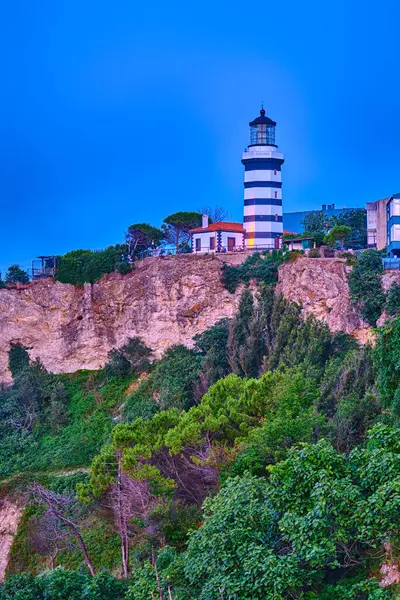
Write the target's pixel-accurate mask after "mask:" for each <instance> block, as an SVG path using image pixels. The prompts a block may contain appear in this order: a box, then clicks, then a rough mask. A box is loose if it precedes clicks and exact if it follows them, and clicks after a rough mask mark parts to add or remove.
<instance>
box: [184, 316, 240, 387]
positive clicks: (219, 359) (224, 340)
mask: <svg viewBox="0 0 400 600" xmlns="http://www.w3.org/2000/svg"><path fill="white" fill-rule="evenodd" d="M230 322H231V320H230V319H220V320H219V321H217V323H215V325H213V326H212V327H210V328H209V329H206V330H205V331H204V332H203V333H198V334H196V335H195V336H194V338H193V341H194V342H195V347H194V349H195V351H196V352H199V353H200V354H201V356H203V358H204V366H203V373H204V377H205V379H206V382H207V385H208V386H210V385H212V384H213V383H216V382H217V381H218V379H222V378H223V377H225V376H226V375H228V373H229V372H230V370H231V367H230V365H229V360H228V352H227V346H228V334H229V325H230Z"/></svg>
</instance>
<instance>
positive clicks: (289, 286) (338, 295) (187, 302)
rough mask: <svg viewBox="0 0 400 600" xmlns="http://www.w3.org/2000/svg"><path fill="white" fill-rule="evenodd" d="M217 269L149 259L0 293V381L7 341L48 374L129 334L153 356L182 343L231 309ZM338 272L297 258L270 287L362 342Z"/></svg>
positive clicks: (82, 364)
mask: <svg viewBox="0 0 400 600" xmlns="http://www.w3.org/2000/svg"><path fill="white" fill-rule="evenodd" d="M221 259H222V257H221ZM241 260H243V255H232V256H230V257H229V256H226V257H224V261H229V262H235V263H237V262H239V261H241ZM220 266H221V261H220V259H214V258H212V257H200V256H191V255H189V256H178V257H164V258H150V259H146V260H144V261H142V262H140V263H138V264H137V268H136V270H135V271H133V272H132V273H130V274H129V275H125V276H122V275H119V274H113V275H110V276H107V277H105V278H104V279H102V280H101V281H99V282H98V283H95V284H93V285H90V284H87V285H85V286H84V287H83V288H78V287H74V286H72V285H66V284H61V283H58V282H55V281H53V280H50V279H48V280H42V281H37V282H33V283H31V284H30V285H28V286H25V287H23V288H21V289H12V290H0V381H6V380H9V379H10V374H9V372H8V369H7V363H8V350H9V347H10V343H12V342H19V343H21V344H23V345H25V346H27V347H29V348H30V355H31V357H32V358H40V360H41V361H42V362H43V364H44V365H45V366H46V368H47V369H48V370H49V371H52V372H55V373H62V372H73V371H76V370H78V369H98V368H100V367H102V366H103V365H104V364H105V362H106V360H107V353H108V351H109V350H110V349H112V348H118V347H120V346H121V345H123V344H124V343H125V342H126V341H127V340H128V338H130V337H132V336H135V335H137V336H140V337H141V338H142V339H143V340H144V342H145V343H146V344H147V345H148V346H150V347H151V348H152V349H153V350H154V352H155V354H156V356H161V354H162V353H163V351H164V350H165V349H166V348H168V347H169V346H170V345H172V344H186V345H188V346H190V345H191V344H192V338H193V336H194V335H195V334H196V333H199V332H202V331H204V330H205V329H206V328H208V327H210V326H211V325H213V324H214V323H215V322H216V321H218V320H219V319H221V318H222V317H232V316H233V315H234V314H235V312H236V309H237V306H238V303H239V298H240V294H241V290H240V289H238V290H237V292H236V293H235V294H230V293H228V292H227V291H226V290H225V288H224V287H223V286H222V284H221V282H220ZM346 269H347V267H346V266H345V264H344V262H343V261H342V260H338V259H306V258H302V259H300V260H298V261H296V262H295V263H293V264H292V263H287V264H284V265H283V266H282V267H281V268H280V270H279V283H278V288H277V289H278V291H281V292H282V293H283V294H284V295H285V296H286V297H287V298H288V299H290V300H293V301H295V302H299V303H301V304H302V305H303V311H304V314H305V315H307V314H314V315H315V316H316V317H317V318H319V319H321V320H323V321H325V322H326V323H327V324H328V325H329V327H330V328H331V329H332V330H334V331H337V330H342V331H345V332H347V333H351V334H354V335H355V336H357V337H359V338H361V339H363V338H365V335H366V332H367V331H368V330H367V328H366V326H365V324H364V323H362V322H361V321H360V319H359V317H358V315H357V313H356V312H355V311H354V309H353V308H352V307H351V305H350V302H349V297H348V287H347V279H346Z"/></svg>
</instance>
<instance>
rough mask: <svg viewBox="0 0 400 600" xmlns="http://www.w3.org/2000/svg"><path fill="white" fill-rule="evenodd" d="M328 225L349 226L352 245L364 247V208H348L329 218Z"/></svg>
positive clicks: (365, 221)
mask: <svg viewBox="0 0 400 600" xmlns="http://www.w3.org/2000/svg"><path fill="white" fill-rule="evenodd" d="M329 222H330V226H331V227H335V226H342V225H345V226H347V227H350V229H351V234H350V240H349V241H350V243H351V245H352V246H353V247H357V248H365V247H366V245H367V211H366V210H365V208H349V209H348V210H345V211H342V212H341V213H340V214H338V215H333V216H332V217H331V218H330V219H329Z"/></svg>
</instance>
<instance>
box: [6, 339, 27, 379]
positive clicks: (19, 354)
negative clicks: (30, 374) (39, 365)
mask: <svg viewBox="0 0 400 600" xmlns="http://www.w3.org/2000/svg"><path fill="white" fill-rule="evenodd" d="M26 367H29V354H28V348H26V347H25V346H23V345H22V344H18V343H17V344H14V343H13V342H11V345H10V350H9V352H8V368H9V369H10V372H11V375H12V376H13V377H15V376H16V375H17V374H18V373H20V372H21V371H23V370H24V369H26Z"/></svg>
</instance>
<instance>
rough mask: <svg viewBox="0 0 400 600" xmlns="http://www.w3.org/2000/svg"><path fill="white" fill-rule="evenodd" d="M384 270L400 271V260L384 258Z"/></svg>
mask: <svg viewBox="0 0 400 600" xmlns="http://www.w3.org/2000/svg"><path fill="white" fill-rule="evenodd" d="M382 265H383V268H384V269H400V258H382Z"/></svg>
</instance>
